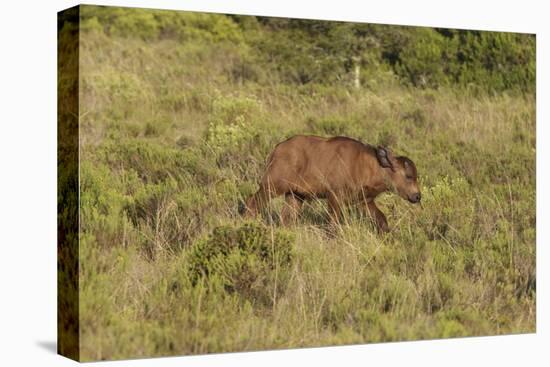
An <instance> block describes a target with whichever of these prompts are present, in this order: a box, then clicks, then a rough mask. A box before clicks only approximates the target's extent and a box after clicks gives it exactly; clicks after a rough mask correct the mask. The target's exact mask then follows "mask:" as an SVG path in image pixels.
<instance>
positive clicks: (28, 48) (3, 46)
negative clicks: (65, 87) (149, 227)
mask: <svg viewBox="0 0 550 367" xmlns="http://www.w3.org/2000/svg"><path fill="white" fill-rule="evenodd" d="M97 3H98V4H104V5H126V6H141V7H153V8H167V9H184V10H202V11H215V12H228V13H240V14H257V15H279V16H293V17H303V18H317V19H337V20H353V21H366V22H375V23H390V24H410V25H426V26H439V27H454V28H467V29H484V30H505V31H518V32H529V33H537V105H538V106H537V107H538V109H537V135H538V139H537V140H538V141H537V187H538V190H537V333H536V334H530V335H516V336H501V337H484V338H466V339H451V340H436V341H423V342H405V343H389V344H373V345H364V346H349V347H332V348H317V349H301V350H287V351H275V352H254V353H234V354H218V355H210V356H193V357H172V358H162V359H148V360H134V361H122V362H107V363H110V364H112V365H116V366H176V365H177V366H217V365H220V364H222V365H229V366H258V365H260V366H263V365H268V366H269V365H271V366H279V365H281V364H288V365H295V364H302V365H306V366H307V365H311V364H315V365H320V366H322V365H326V366H331V365H335V364H336V365H338V364H345V365H365V364H370V365H382V364H383V365H403V364H406V365H422V366H439V365H441V364H444V365H447V366H463V365H466V366H471V365H473V366H477V365H505V366H507V365H534V366H542V365H545V364H546V365H548V363H550V361H549V360H550V356H549V354H548V351H547V349H548V347H546V348H547V349H546V350H545V349H544V348H543V345H545V344H547V345H550V344H549V343H548V341H549V340H550V338H549V336H550V325H549V317H548V314H549V310H550V308H549V306H550V304H549V300H548V273H549V271H548V264H549V263H548V253H549V251H548V249H547V248H546V247H545V242H547V239H548V238H549V229H550V222H549V217H548V210H545V206H546V205H548V204H549V202H550V201H549V194H548V192H547V188H548V187H550V185H549V177H550V176H549V175H548V174H547V173H546V171H545V169H546V168H547V167H548V165H543V163H542V162H548V158H549V157H550V155H549V152H550V147H549V146H548V145H545V140H546V139H548V138H549V137H550V135H549V127H548V124H545V122H546V123H547V122H548V116H549V110H548V107H547V106H548V98H549V93H548V89H549V86H550V83H549V78H548V75H549V72H548V70H549V67H550V59H549V55H548V53H549V51H548V49H549V42H548V40H549V37H550V35H549V26H548V25H546V24H544V22H545V14H546V15H547V14H550V12H549V11H547V10H546V9H544V4H545V1H542V0H541V1H531V0H524V1H512V2H510V1H504V0H500V1H480V0H478V1H472V0H461V1H441V0H439V1H425V0H401V1H389V0H388V1H383V0H376V1H372V2H371V3H368V2H367V1H356V2H351V1H347V0H338V1H326V2H322V3H321V2H320V1H319V0H318V1H315V2H313V1H312V2H311V4H308V3H307V2H306V1H302V2H299V1H298V0H294V1H288V0H272V1H269V2H268V1H260V0H248V1H246V0H241V1H230V0H226V1H214V0H200V1H199V0H195V1H184V0H180V1H176V0H173V1H167V0H156V1H152V0H149V1H145V0H143V1H123V0H119V1H98V2H97ZM75 4H77V3H76V2H74V1H61V0H48V1H15V0H14V1H9V2H4V3H3V4H2V5H3V6H2V9H1V11H0V17H1V19H0V27H1V29H0V37H1V38H0V39H1V42H0V92H1V95H0V97H1V99H0V246H1V247H0V285H1V287H0V365H2V366H18V365H25V366H38V365H39V366H57V365H60V366H65V365H74V362H72V361H70V360H68V359H65V358H63V357H60V356H57V355H56V354H55V352H54V351H55V340H56V57H57V56H56V41H57V39H56V32H57V25H56V13H57V11H59V10H62V9H64V8H67V7H70V6H73V5H75ZM546 21H548V18H547V19H546ZM545 102H546V103H545ZM104 364H105V363H98V364H94V365H97V366H102V365H104Z"/></svg>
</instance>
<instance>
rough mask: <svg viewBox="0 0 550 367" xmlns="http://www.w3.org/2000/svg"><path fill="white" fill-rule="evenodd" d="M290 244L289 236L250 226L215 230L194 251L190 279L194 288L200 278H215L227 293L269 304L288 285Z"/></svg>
mask: <svg viewBox="0 0 550 367" xmlns="http://www.w3.org/2000/svg"><path fill="white" fill-rule="evenodd" d="M292 242H293V237H292V236H291V235H290V234H289V233H287V232H284V231H282V230H275V231H273V230H272V229H271V228H269V227H266V226H264V225H261V224H257V223H253V222H250V223H245V224H244V225H242V226H239V227H232V226H221V227H217V228H215V229H214V230H213V231H212V234H211V235H210V236H209V237H208V238H207V239H205V240H203V241H200V242H198V243H197V244H196V245H195V247H194V248H193V250H192V252H191V254H190V258H189V274H190V278H191V279H192V281H193V282H194V283H195V284H196V283H197V282H198V281H199V279H201V278H205V279H210V278H217V279H218V280H220V281H221V282H222V284H223V285H224V287H225V289H226V290H227V291H228V292H230V293H232V292H236V293H238V294H240V295H241V296H243V297H245V298H246V299H248V300H249V301H251V302H252V303H259V304H271V303H273V302H274V301H275V300H276V297H277V296H278V295H280V294H281V292H284V290H285V287H286V284H287V282H288V276H289V270H290V267H291V264H292V259H293V251H292Z"/></svg>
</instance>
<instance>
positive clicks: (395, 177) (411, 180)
mask: <svg viewBox="0 0 550 367" xmlns="http://www.w3.org/2000/svg"><path fill="white" fill-rule="evenodd" d="M385 191H392V192H395V193H397V194H398V195H399V196H401V197H402V198H404V199H406V200H408V201H410V202H411V203H419V202H420V190H419V188H418V183H417V173H416V166H415V164H414V163H413V161H411V160H410V159H409V158H407V157H403V156H399V157H396V156H394V155H393V154H392V152H390V150H388V149H387V148H385V147H382V146H378V147H373V146H371V145H368V144H363V143H361V142H360V141H357V140H354V139H351V138H347V137H341V136H337V137H333V138H322V137H318V136H304V135H298V136H294V137H292V138H290V139H288V140H285V141H283V142H281V143H279V144H278V145H277V146H276V147H275V149H274V150H273V152H272V153H271V155H270V156H269V158H268V162H267V167H266V169H265V173H264V175H263V177H262V179H261V181H260V188H259V190H258V191H257V192H256V193H255V194H254V195H252V196H251V197H250V198H248V200H246V203H245V207H244V208H243V211H244V213H243V214H245V215H248V216H255V215H257V214H258V212H259V211H261V209H262V208H263V207H264V206H266V205H267V204H268V203H269V201H270V200H271V199H273V198H275V197H277V196H280V195H285V199H286V203H287V205H285V207H284V209H283V212H282V215H281V220H282V222H283V224H285V223H288V222H289V221H291V220H292V221H293V220H295V219H296V216H297V215H298V213H299V211H300V209H301V207H302V204H303V202H304V200H308V199H315V198H323V199H327V200H328V204H329V208H330V214H331V220H332V221H334V222H338V221H339V217H340V214H341V209H342V206H343V205H346V204H352V203H358V204H360V206H361V207H362V208H363V209H364V210H365V211H366V212H367V213H369V215H370V217H371V218H372V219H373V220H374V222H375V224H376V225H377V227H378V229H379V231H381V232H388V231H389V227H388V222H387V220H386V216H385V215H384V214H383V213H382V212H381V211H380V209H378V207H377V206H376V204H375V202H374V199H375V198H376V197H377V196H378V195H380V194H381V193H383V192H385Z"/></svg>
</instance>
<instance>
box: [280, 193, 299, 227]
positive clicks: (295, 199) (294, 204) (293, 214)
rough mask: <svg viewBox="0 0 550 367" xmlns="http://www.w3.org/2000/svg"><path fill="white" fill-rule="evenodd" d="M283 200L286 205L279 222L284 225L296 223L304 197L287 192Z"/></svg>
mask: <svg viewBox="0 0 550 367" xmlns="http://www.w3.org/2000/svg"><path fill="white" fill-rule="evenodd" d="M285 200H286V205H285V206H284V207H283V211H282V214H281V223H282V224H283V225H285V226H288V225H290V224H296V221H297V220H298V214H299V213H300V210H301V209H302V204H303V202H304V199H303V197H301V196H300V195H296V194H293V193H290V192H289V193H287V194H286V195H285Z"/></svg>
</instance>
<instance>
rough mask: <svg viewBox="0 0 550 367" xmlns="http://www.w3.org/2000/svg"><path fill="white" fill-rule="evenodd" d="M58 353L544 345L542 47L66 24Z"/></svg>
mask: <svg viewBox="0 0 550 367" xmlns="http://www.w3.org/2000/svg"><path fill="white" fill-rule="evenodd" d="M58 60H59V61H58V113H59V115H58V294H59V298H58V350H59V353H60V354H62V355H65V356H67V357H69V358H73V359H76V360H80V361H96V360H116V359H128V358H141V357H156V356H174V355H190V354H205V353H220V352H242V351H252V350H267V349H282V348H300V347H319V346H334V345H344V344H365V343H380V342H392V341H404V340H422V339H438V338H454V337H468V336H481V335H501V334H515V333H532V332H535V316H536V313H535V309H536V307H535V306H536V269H535V221H536V217H535V215H536V211H535V149H536V145H535V142H536V134H535V122H536V116H535V35H532V34H517V33H506V32H490V31H476V30H462V29H442V28H428V27H411V26H397V25H383V24H367V23H350V22H340V21H326V20H310V19H307V20H306V19H286V18H272V17H262V16H242V15H237V14H230V15H228V14H211V13H199V12H186V11H169V10H151V9H133V8H118V7H101V6H92V5H81V6H77V7H74V8H71V9H67V10H65V11H62V12H60V13H59V14H58Z"/></svg>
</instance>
